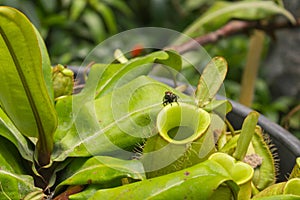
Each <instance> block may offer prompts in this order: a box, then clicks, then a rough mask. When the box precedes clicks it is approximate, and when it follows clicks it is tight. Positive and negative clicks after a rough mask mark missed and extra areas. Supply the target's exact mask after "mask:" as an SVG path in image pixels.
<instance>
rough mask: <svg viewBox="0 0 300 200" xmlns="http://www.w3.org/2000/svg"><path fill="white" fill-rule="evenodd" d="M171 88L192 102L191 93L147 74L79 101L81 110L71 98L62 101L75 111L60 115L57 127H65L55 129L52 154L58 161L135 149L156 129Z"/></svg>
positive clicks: (66, 106) (70, 109)
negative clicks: (163, 102)
mask: <svg viewBox="0 0 300 200" xmlns="http://www.w3.org/2000/svg"><path fill="white" fill-rule="evenodd" d="M168 90H169V91H173V92H174V93H175V94H176V95H178V96H179V97H180V100H182V101H186V102H192V99H191V97H189V96H186V95H184V94H181V93H179V92H178V91H176V90H174V89H172V88H171V87H169V86H167V85H165V84H162V83H160V82H158V81H155V80H153V79H151V78H148V77H145V76H141V77H139V78H137V79H135V80H133V81H131V82H129V83H128V84H126V85H123V86H122V87H120V88H117V89H116V90H114V91H112V92H110V93H108V94H107V95H104V96H102V97H100V98H99V99H97V100H93V99H92V100H89V101H79V102H80V103H81V106H82V107H80V110H79V111H78V110H73V111H72V99H67V100H65V101H64V103H63V102H61V103H62V104H61V106H59V107H60V110H64V109H67V108H68V110H69V112H73V113H69V114H68V113H67V112H66V113H65V114H64V115H63V116H61V117H63V119H61V120H60V122H61V123H63V124H62V125H59V127H58V130H59V129H61V130H62V131H57V133H56V134H57V135H56V136H55V143H56V146H55V150H54V152H53V155H52V158H53V159H54V160H57V161H58V160H64V159H65V158H66V157H67V156H90V155H91V154H104V153H108V152H113V151H116V150H118V151H119V150H121V152H123V151H124V150H122V149H128V150H130V149H132V148H133V146H135V145H136V144H137V143H139V142H141V141H143V140H144V139H145V138H147V137H150V136H151V135H152V134H153V133H156V129H155V122H156V116H157V113H158V112H159V111H160V109H162V108H163V105H162V98H163V97H164V94H165V91H168ZM76 97H77V96H76V95H75V96H74V97H73V98H76ZM74 101H75V100H73V102H74ZM79 102H77V104H79ZM73 108H76V107H73ZM58 112H59V111H58ZM73 117H74V120H75V124H74V125H73V123H74V120H73V119H72V118H73ZM64 119H65V120H64ZM75 126H76V127H75ZM63 131H64V132H63ZM125 153H126V152H125Z"/></svg>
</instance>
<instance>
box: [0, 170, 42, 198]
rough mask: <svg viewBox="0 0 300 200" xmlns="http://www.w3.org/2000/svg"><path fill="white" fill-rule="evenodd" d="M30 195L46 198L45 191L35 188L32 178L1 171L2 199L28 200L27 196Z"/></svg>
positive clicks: (0, 189)
mask: <svg viewBox="0 0 300 200" xmlns="http://www.w3.org/2000/svg"><path fill="white" fill-rule="evenodd" d="M30 193H35V194H36V195H37V194H38V195H39V199H41V198H42V197H44V194H43V190H42V189H40V188H36V187H35V186H34V181H33V178H32V177H31V176H27V175H20V174H15V173H12V172H9V171H6V170H2V169H0V199H28V197H26V196H27V195H31V194H30ZM36 195H35V196H36Z"/></svg>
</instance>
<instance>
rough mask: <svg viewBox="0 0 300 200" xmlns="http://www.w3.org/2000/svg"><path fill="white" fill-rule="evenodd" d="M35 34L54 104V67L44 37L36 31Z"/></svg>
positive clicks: (46, 81)
mask: <svg viewBox="0 0 300 200" xmlns="http://www.w3.org/2000/svg"><path fill="white" fill-rule="evenodd" d="M35 33H36V36H37V39H38V42H39V48H40V51H41V55H42V69H43V75H44V80H45V83H46V87H47V90H48V94H49V97H50V99H51V100H52V102H54V91H53V83H52V65H51V62H50V58H49V55H48V52H47V48H46V45H45V43H44V41H43V38H42V36H41V35H40V33H39V32H38V31H37V30H36V29H35Z"/></svg>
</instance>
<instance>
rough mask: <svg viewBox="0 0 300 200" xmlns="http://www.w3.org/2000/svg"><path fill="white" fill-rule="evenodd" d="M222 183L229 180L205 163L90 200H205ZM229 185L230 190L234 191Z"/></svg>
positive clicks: (209, 162) (219, 167)
mask: <svg viewBox="0 0 300 200" xmlns="http://www.w3.org/2000/svg"><path fill="white" fill-rule="evenodd" d="M226 181H231V177H230V175H229V174H228V173H227V171H226V170H225V169H224V168H223V167H222V165H220V164H219V163H217V162H215V161H212V160H207V161H204V162H202V163H200V164H197V165H195V166H193V167H190V168H187V169H184V170H181V171H178V172H174V173H171V174H167V175H164V176H159V177H156V178H152V179H148V180H144V181H140V182H136V183H131V184H127V185H123V186H121V187H115V188H111V189H103V190H99V191H97V192H96V193H95V195H94V196H93V197H92V198H90V199H99V198H101V199H209V197H210V196H211V195H212V194H213V192H214V191H215V190H216V189H217V188H218V187H219V186H220V185H221V184H223V183H226ZM231 183H232V184H233V187H232V188H231V189H232V190H233V191H236V190H238V188H237V186H236V184H234V183H233V182H231ZM229 185H230V184H229ZM236 192H237V191H236Z"/></svg>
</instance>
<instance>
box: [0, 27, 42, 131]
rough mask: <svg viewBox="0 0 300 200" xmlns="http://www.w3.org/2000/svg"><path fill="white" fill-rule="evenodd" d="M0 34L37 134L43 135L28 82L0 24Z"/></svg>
mask: <svg viewBox="0 0 300 200" xmlns="http://www.w3.org/2000/svg"><path fill="white" fill-rule="evenodd" d="M0 34H1V36H2V38H3V40H4V42H5V44H6V46H7V48H8V51H9V53H10V55H11V57H12V60H13V62H14V64H15V67H16V69H17V72H18V75H19V78H20V80H21V82H22V86H23V89H24V91H25V94H26V97H27V99H28V102H29V104H30V108H31V110H32V112H33V116H34V119H35V121H36V125H37V128H38V134H42V135H44V129H43V125H42V121H41V117H40V115H39V112H38V109H37V107H36V105H35V102H34V100H33V96H32V94H31V92H30V89H29V86H28V83H27V82H26V79H25V75H24V73H23V71H22V68H21V65H20V62H19V60H18V58H17V55H16V54H15V53H14V50H13V47H12V45H11V43H10V41H9V39H8V37H7V35H6V34H5V32H4V30H3V29H2V27H1V26H0Z"/></svg>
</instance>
